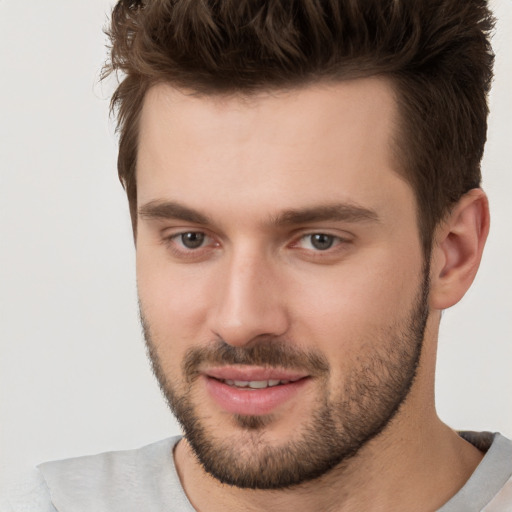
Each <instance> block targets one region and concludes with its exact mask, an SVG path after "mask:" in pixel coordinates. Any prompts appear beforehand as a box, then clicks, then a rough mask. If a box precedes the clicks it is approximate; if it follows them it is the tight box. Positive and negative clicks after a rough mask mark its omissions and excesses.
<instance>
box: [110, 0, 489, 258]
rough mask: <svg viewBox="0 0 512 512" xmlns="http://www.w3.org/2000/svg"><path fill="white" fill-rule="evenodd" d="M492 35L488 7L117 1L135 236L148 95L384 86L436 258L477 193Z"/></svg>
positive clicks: (336, 0) (118, 102)
mask: <svg viewBox="0 0 512 512" xmlns="http://www.w3.org/2000/svg"><path fill="white" fill-rule="evenodd" d="M493 23H494V20H493V17H492V15H491V13H490V11H489V9H488V8H487V2H486V1H485V0H464V1H461V0H120V1H119V2H118V3H117V5H116V6H115V7H114V10H113V12H112V20H111V25H110V27H109V29H108V30H107V33H108V35H109V37H110V40H111V56H110V61H109V62H108V64H107V65H106V68H105V75H108V74H109V73H110V72H112V71H120V72H121V73H122V74H123V80H122V81H121V82H120V84H119V85H118V88H117V90H116V91H115V93H114V95H113V98H112V108H113V109H114V110H115V111H117V114H118V130H119V132H120V141H119V157H118V171H119V177H120V179H121V182H122V183H123V186H124V187H125V189H126V192H127V195H128V200H129V203H130V212H131V216H132V222H133V227H134V229H136V217H137V215H136V208H137V187H136V181H135V168H136V160H137V141H138V120H139V116H140V113H141V109H142V105H143V101H144V96H145V94H146V92H147V91H148V89H149V88H150V87H151V86H152V85H154V84H156V83H159V82H167V83H170V84H173V85H175V86H177V87H185V88H189V89H192V90H194V91H197V92H198V93H204V94H219V93H220V94H226V93H245V94H250V93H251V92H254V91H260V90H264V89H275V88H290V87H297V86H301V85H307V84H308V83H311V82H315V81H337V80H338V81H339V80H344V79H347V78H353V77H366V76H372V75H382V76H385V77H387V78H388V79H390V80H391V83H392V84H393V85H394V88H395V91H396V97H397V101H398V106H399V112H400V127H399V130H398V133H397V134H396V135H395V142H396V150H397V151H396V152H397V155H398V157H399V162H400V169H398V170H399V172H401V173H402V174H403V175H404V177H405V178H406V179H407V181H408V182H409V183H410V184H411V186H412V188H413V189H414V192H415V195H416V199H417V203H418V213H419V214H418V218H419V225H420V233H421V236H422V241H423V247H424V250H425V251H426V252H427V251H429V250H430V247H431V242H432V233H433V231H434V228H435V226H436V225H437V223H438V222H439V221H440V220H441V219H442V217H443V215H444V214H445V213H446V212H447V211H448V210H449V208H450V206H451V205H453V203H454V202H456V201H457V200H458V199H459V198H460V197H461V196H462V195H463V194H464V193H466V192H467V191H469V190H470V189H472V188H475V187H479V186H480V181H481V174H480V161H481V158H482V155H483V147H484V144H485V139H486V132H487V114H488V108H487V93H488V91H489V88H490V83H491V80H492V65H493V60H494V58H493V53H492V49H491V46H490V42H489V35H490V32H491V30H492V28H493Z"/></svg>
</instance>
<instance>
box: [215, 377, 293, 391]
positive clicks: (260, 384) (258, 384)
mask: <svg viewBox="0 0 512 512" xmlns="http://www.w3.org/2000/svg"><path fill="white" fill-rule="evenodd" d="M297 380H298V379H295V380H276V379H270V380H251V381H247V380H231V379H225V380H221V382H223V383H224V384H227V385H228V386H233V387H236V388H242V389H243V388H246V389H265V388H272V387H274V386H280V385H283V384H289V383H290V382H296V381H297Z"/></svg>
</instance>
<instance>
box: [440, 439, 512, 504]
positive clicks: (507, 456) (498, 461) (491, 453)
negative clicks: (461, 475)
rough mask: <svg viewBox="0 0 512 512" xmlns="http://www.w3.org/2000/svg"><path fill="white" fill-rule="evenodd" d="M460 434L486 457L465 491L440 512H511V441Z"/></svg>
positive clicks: (460, 492) (465, 486) (458, 494)
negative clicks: (462, 511)
mask: <svg viewBox="0 0 512 512" xmlns="http://www.w3.org/2000/svg"><path fill="white" fill-rule="evenodd" d="M459 434H460V435H461V437H463V438H464V439H466V441H468V442H470V443H471V444H473V445H474V446H476V447H477V448H478V449H480V450H481V451H483V452H484V453H485V455H484V458H483V459H482V461H481V462H480V464H479V465H478V467H477V468H476V469H475V471H474V473H473V474H472V475H471V477H470V478H469V480H468V481H467V482H466V484H465V485H464V487H463V488H462V489H461V490H460V491H459V492H458V493H457V494H456V495H455V496H454V497H453V498H452V499H451V500H450V501H448V502H447V503H446V504H445V505H444V506H443V507H441V509H440V510H439V512H459V511H461V510H464V511H467V512H510V511H511V510H512V441H510V440H509V439H507V438H506V437H504V436H502V435H501V434H498V433H496V434H492V433H489V432H479V433H477V432H460V433H459Z"/></svg>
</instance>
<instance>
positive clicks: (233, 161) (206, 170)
mask: <svg viewBox="0 0 512 512" xmlns="http://www.w3.org/2000/svg"><path fill="white" fill-rule="evenodd" d="M396 110H397V107H396V102H395V99H394V94H393V89H392V87H391V85H390V83H389V82H388V81H386V80H384V79H380V78H364V79H357V80H351V81H344V82H340V83H336V84H315V85H312V86H308V87H303V88H300V89H292V90H286V91H282V90H280V91H268V92H261V93H257V94H253V95H250V96H241V95H230V96H228V95H222V96H221V95H213V96H202V95H196V94H193V93H191V92H188V91H183V90H178V89H175V88H173V87H171V86H170V85H166V84H159V85H157V86H154V87H153V88H152V89H150V90H149V91H148V93H147V96H146V98H145V102H144V106H143V111H142V115H141V120H140V132H139V151H138V162H137V187H138V203H139V205H140V204H142V203H147V202H149V201H154V200H159V199H168V198H171V199H174V200H178V199H181V198H182V196H185V198H186V199H187V200H190V201H192V203H197V204H192V205H191V206H194V207H196V206H200V204H201V202H202V203H203V204H206V203H208V202H209V201H210V202H211V200H212V198H211V196H212V194H217V197H219V195H222V196H225V198H226V199H228V198H229V203H230V205H231V206H232V209H234V208H237V207H240V208H241V209H244V208H245V209H247V208H248V207H249V206H250V205H251V204H253V203H254V201H255V198H257V199H258V201H259V202H258V207H260V208H266V209H267V211H268V210H269V209H270V210H272V209H276V208H278V207H282V208H283V209H285V208H294V207H296V206H297V204H298V203H301V204H300V206H307V203H308V202H314V203H315V204H317V203H318V202H320V201H322V200H323V201H326V202H334V201H336V202H339V201H345V202H352V203H354V202H356V203H357V202H360V201H369V202H374V203H375V202H379V201H380V202H383V201H384V202H385V201H386V194H383V190H386V188H389V187H391V188H392V187H396V186H397V183H398V182H399V183H398V185H399V186H402V187H403V186H404V183H403V180H402V178H401V177H400V175H399V174H398V173H397V172H396V171H397V167H396V162H395V159H394V158H393V154H394V152H393V136H394V134H395V132H396V118H397V112H396ZM407 188H408V186H407ZM409 192H410V190H409ZM388 200H389V198H388ZM373 206H374V205H373ZM216 207H218V208H220V206H219V205H217V206H216Z"/></svg>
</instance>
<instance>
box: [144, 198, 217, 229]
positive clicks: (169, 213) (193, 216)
mask: <svg viewBox="0 0 512 512" xmlns="http://www.w3.org/2000/svg"><path fill="white" fill-rule="evenodd" d="M138 214H139V217H140V218H142V219H146V220H165V219H178V220H183V221H186V222H192V223H194V224H210V223H211V222H210V219H209V217H207V216H206V215H204V214H202V213H200V212H198V211H197V210H194V209H192V208H188V207H187V206H184V205H182V204H180V203H176V202H174V201H159V200H156V201H150V202H149V203H146V204H145V205H143V206H141V207H140V208H139V210H138Z"/></svg>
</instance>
